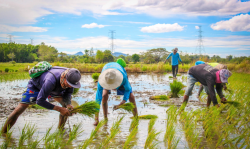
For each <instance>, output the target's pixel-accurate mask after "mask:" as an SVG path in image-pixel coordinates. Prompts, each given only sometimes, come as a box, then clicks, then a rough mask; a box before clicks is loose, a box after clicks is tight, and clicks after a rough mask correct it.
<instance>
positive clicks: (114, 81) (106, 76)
mask: <svg viewBox="0 0 250 149" xmlns="http://www.w3.org/2000/svg"><path fill="white" fill-rule="evenodd" d="M122 81H123V75H122V73H121V72H120V71H119V70H117V69H114V68H109V69H106V70H104V71H103V72H101V74H100V76H99V78H98V82H99V84H100V85H101V86H102V87H103V88H105V89H108V90H111V89H116V88H117V87H119V86H120V85H121V84H122Z"/></svg>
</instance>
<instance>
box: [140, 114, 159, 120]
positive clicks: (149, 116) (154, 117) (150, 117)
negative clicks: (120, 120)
mask: <svg viewBox="0 0 250 149" xmlns="http://www.w3.org/2000/svg"><path fill="white" fill-rule="evenodd" d="M138 118H139V119H156V118H158V116H157V115H151V114H149V115H141V116H138Z"/></svg>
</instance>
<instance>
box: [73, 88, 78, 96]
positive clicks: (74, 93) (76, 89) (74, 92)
mask: <svg viewBox="0 0 250 149" xmlns="http://www.w3.org/2000/svg"><path fill="white" fill-rule="evenodd" d="M79 89H80V88H74V90H73V93H72V95H76V94H77V93H78V92H79Z"/></svg>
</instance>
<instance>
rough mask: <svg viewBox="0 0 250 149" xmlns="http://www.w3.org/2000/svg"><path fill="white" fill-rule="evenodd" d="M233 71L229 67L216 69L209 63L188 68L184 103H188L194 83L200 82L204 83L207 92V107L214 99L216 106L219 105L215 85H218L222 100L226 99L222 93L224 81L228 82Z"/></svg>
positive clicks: (217, 89) (217, 88)
mask: <svg viewBox="0 0 250 149" xmlns="http://www.w3.org/2000/svg"><path fill="white" fill-rule="evenodd" d="M230 76H231V73H230V72H229V71H228V70H227V69H221V70H219V69H216V68H214V67H212V66H210V65H207V64H200V65H197V66H193V67H191V68H190V69H189V70H188V76H187V89H186V91H185V95H184V100H183V103H184V104H187V102H188V98H189V96H190V95H191V92H192V90H193V87H194V84H195V83H196V82H200V83H201V84H202V85H204V89H205V91H206V93H207V95H208V96H207V107H209V106H210V104H211V101H213V104H214V106H215V105H217V106H218V107H219V105H218V102H217V98H216V95H215V90H214V86H216V88H215V89H216V91H217V93H218V95H219V96H220V98H221V101H226V98H225V97H224V95H223V93H222V83H227V80H228V78H229V77H230Z"/></svg>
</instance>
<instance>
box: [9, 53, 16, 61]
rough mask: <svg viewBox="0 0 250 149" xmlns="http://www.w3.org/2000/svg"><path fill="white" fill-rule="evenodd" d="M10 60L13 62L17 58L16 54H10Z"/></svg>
mask: <svg viewBox="0 0 250 149" xmlns="http://www.w3.org/2000/svg"><path fill="white" fill-rule="evenodd" d="M7 56H8V58H9V59H11V60H12V61H13V59H14V58H15V57H16V56H15V54H14V53H10V54H8V55H7Z"/></svg>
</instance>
